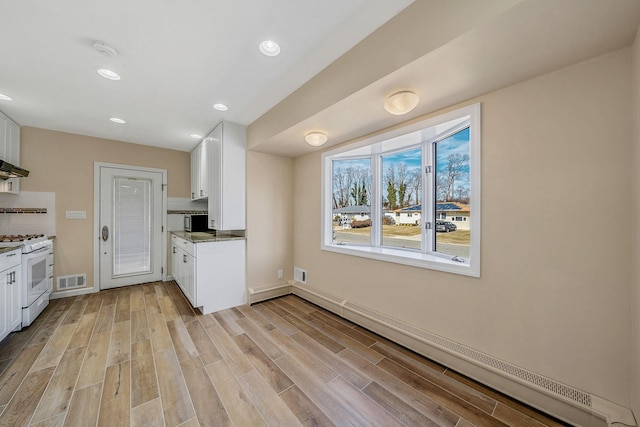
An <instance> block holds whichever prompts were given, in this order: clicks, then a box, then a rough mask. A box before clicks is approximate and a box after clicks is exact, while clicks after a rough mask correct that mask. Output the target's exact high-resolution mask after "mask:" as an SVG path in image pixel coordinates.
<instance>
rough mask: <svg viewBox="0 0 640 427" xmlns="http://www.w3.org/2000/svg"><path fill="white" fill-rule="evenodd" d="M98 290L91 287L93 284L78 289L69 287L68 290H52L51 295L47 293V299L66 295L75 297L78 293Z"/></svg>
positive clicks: (83, 293) (89, 292) (90, 292)
mask: <svg viewBox="0 0 640 427" xmlns="http://www.w3.org/2000/svg"><path fill="white" fill-rule="evenodd" d="M98 291H99V289H98V290H95V289H93V286H91V287H88V288H80V289H70V290H68V291H56V292H52V293H51V295H49V299H59V298H66V297H77V296H78V295H86V294H92V293H94V292H98Z"/></svg>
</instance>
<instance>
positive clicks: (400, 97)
mask: <svg viewBox="0 0 640 427" xmlns="http://www.w3.org/2000/svg"><path fill="white" fill-rule="evenodd" d="M419 100H420V99H419V98H418V95H416V94H415V93H413V92H411V91H408V90H403V91H400V92H396V93H394V94H392V95H389V97H387V99H386V100H385V101H384V109H385V110H387V111H388V112H389V113H391V114H394V115H396V116H401V115H403V114H407V113H408V112H409V111H411V110H413V109H414V108H416V105H418V101H419Z"/></svg>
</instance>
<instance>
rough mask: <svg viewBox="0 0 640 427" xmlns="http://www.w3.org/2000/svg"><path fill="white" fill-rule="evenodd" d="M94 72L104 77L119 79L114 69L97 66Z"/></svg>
mask: <svg viewBox="0 0 640 427" xmlns="http://www.w3.org/2000/svg"><path fill="white" fill-rule="evenodd" d="M96 73H98V74H100V75H101V76H102V77H104V78H105V79H109V80H120V75H119V74H118V73H116V72H115V71H111V70H107V69H106V68H98V69H97V70H96Z"/></svg>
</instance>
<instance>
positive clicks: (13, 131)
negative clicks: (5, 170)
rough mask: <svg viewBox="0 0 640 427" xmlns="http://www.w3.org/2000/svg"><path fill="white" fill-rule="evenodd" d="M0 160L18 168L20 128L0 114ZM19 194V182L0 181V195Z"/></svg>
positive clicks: (11, 180) (13, 180)
mask: <svg viewBox="0 0 640 427" xmlns="http://www.w3.org/2000/svg"><path fill="white" fill-rule="evenodd" d="M0 158H1V159H2V160H4V161H6V162H9V163H11V164H12V165H16V166H20V126H18V124H17V123H15V122H14V121H13V120H11V119H10V118H8V117H7V116H5V115H4V114H2V113H0ZM19 192H20V180H19V179H18V178H12V179H7V180H2V181H0V193H13V194H18V193H19Z"/></svg>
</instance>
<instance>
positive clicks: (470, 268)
mask: <svg viewBox="0 0 640 427" xmlns="http://www.w3.org/2000/svg"><path fill="white" fill-rule="evenodd" d="M322 250H323V251H329V252H336V253H340V254H344V255H352V256H359V257H363V258H370V259H375V260H378V261H386V262H393V263H396V264H404V265H410V266H413V267H420V268H427V269H430V270H438V271H445V272H447V273H454V274H461V275H465V276H471V277H480V268H479V265H478V264H475V265H474V264H470V263H469V261H467V260H465V261H464V262H458V261H453V260H451V259H450V258H448V257H446V258H445V257H441V256H437V255H431V254H425V253H420V252H414V251H407V250H402V249H393V248H382V247H371V246H356V245H347V244H335V243H333V244H329V245H326V244H323V245H322Z"/></svg>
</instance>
